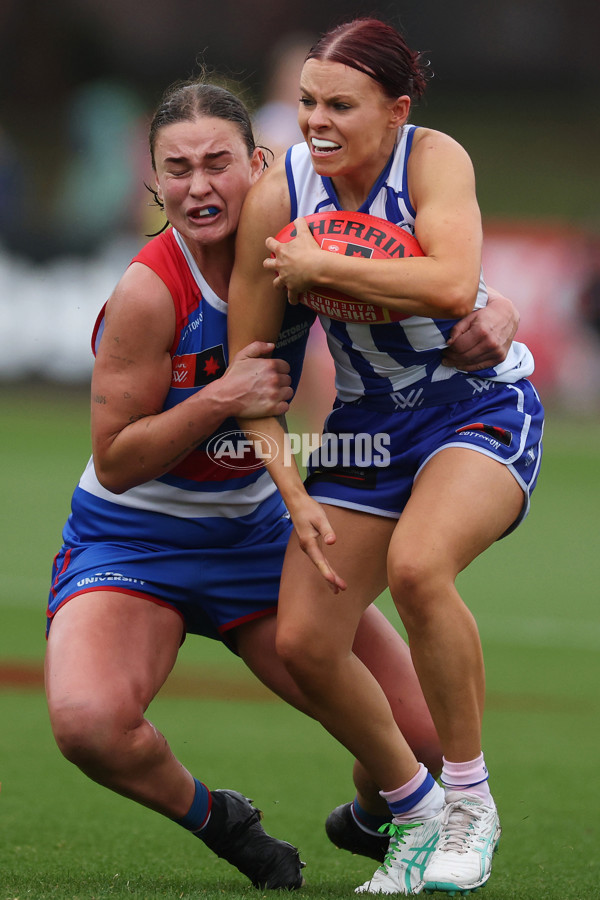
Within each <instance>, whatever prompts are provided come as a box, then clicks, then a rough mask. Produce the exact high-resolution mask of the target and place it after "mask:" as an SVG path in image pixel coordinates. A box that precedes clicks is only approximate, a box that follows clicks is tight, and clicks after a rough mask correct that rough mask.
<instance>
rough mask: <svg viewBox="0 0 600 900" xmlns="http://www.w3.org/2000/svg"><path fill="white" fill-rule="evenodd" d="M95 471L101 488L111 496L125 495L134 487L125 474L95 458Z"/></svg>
mask: <svg viewBox="0 0 600 900" xmlns="http://www.w3.org/2000/svg"><path fill="white" fill-rule="evenodd" d="M94 471H95V472H96V478H97V479H98V481H99V482H100V484H101V486H102V487H103V488H104V489H105V490H107V491H110V493H111V494H124V493H125V491H128V490H129V488H131V487H133V486H134V485H133V484H132V483H131V481H130V480H126V479H125V478H124V473H123V472H122V471H119V470H118V469H117V470H115V469H113V468H110V467H108V466H106V465H102V463H101V462H100V461H99V460H98V459H96V457H94Z"/></svg>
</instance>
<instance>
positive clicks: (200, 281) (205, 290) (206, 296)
mask: <svg viewBox="0 0 600 900" xmlns="http://www.w3.org/2000/svg"><path fill="white" fill-rule="evenodd" d="M173 234H174V235H175V240H176V241H177V244H178V246H179V249H180V250H181V252H182V253H183V256H184V258H185V261H186V263H187V264H188V266H189V269H190V272H191V273H192V275H193V277H194V281H195V282H196V284H197V285H198V287H199V288H200V291H201V292H202V299H203V300H206V302H207V303H208V304H209V305H210V306H212V307H213V308H214V309H218V310H219V312H222V313H225V315H227V304H226V303H225V301H224V300H221V298H220V297H217V295H216V294H215V292H214V291H213V289H212V288H211V286H210V285H209V284H208V282H207V281H206V280H205V278H204V276H203V275H202V272H201V271H200V269H199V268H198V263H197V262H196V260H195V259H194V257H193V256H192V254H191V253H190V249H189V247H188V246H187V244H186V242H185V241H184V240H183V238H182V237H181V235H180V234H179V232H178V231H177V229H175V228H174V229H173Z"/></svg>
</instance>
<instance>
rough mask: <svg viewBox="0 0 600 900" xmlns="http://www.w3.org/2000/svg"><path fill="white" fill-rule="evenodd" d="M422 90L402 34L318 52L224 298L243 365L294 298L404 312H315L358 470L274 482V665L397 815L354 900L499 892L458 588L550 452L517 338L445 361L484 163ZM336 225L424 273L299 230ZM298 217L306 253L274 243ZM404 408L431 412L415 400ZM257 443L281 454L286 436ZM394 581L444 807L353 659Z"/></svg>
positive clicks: (338, 436)
mask: <svg viewBox="0 0 600 900" xmlns="http://www.w3.org/2000/svg"><path fill="white" fill-rule="evenodd" d="M426 74H427V73H426V68H425V66H424V65H423V63H422V61H421V59H420V56H419V54H418V53H416V52H414V51H412V50H411V49H410V48H409V47H408V46H407V44H406V42H405V40H404V38H403V36H402V35H401V34H400V33H399V32H398V31H396V30H395V29H394V28H392V27H391V26H388V25H386V24H385V23H383V22H380V21H378V20H374V19H358V20H354V21H352V22H349V23H347V24H344V25H341V26H339V27H337V28H335V29H333V30H332V31H330V32H329V33H327V34H326V35H324V36H323V37H322V38H321V40H319V42H318V43H317V44H316V45H315V46H314V47H313V48H312V50H311V51H310V52H309V53H308V56H307V59H306V62H305V65H304V68H303V71H302V76H301V83H300V106H299V123H300V127H301V130H302V133H303V136H304V143H302V144H298V145H296V146H294V147H292V148H291V149H290V150H289V151H288V153H287V156H286V158H285V160H284V161H282V162H281V163H280V164H279V165H278V166H276V167H275V168H274V169H273V170H272V171H270V172H268V173H267V174H266V175H265V177H264V178H262V179H261V180H260V181H259V182H258V183H257V184H256V185H255V186H254V187H253V188H252V190H251V191H250V193H249V195H248V198H247V200H246V203H245V205H244V210H243V214H242V219H241V222H240V228H239V232H238V243H237V253H236V264H235V267H234V273H233V277H232V282H231V287H230V306H231V315H230V324H229V336H230V347H231V350H232V352H233V351H234V350H236V349H239V348H240V347H243V346H244V345H246V344H247V343H248V341H250V340H254V339H263V340H272V339H273V337H274V335H276V334H277V331H278V329H279V327H280V322H281V319H282V315H283V310H284V309H285V307H286V300H289V301H291V303H292V304H295V303H297V300H298V298H299V296H300V295H301V294H302V292H303V291H306V290H307V289H309V288H312V289H313V290H314V291H315V292H317V293H318V291H319V289H324V290H325V291H326V290H327V289H328V288H332V287H333V288H335V289H336V290H337V291H341V292H343V293H345V294H346V295H349V296H351V297H355V298H357V300H358V303H359V304H360V302H361V301H364V302H367V301H368V302H369V303H371V304H375V305H378V306H380V307H382V308H385V309H387V310H391V311H393V312H395V313H399V314H401V318H400V320H399V321H395V322H390V323H388V324H377V325H369V324H349V323H348V322H344V321H335V320H333V319H331V318H328V317H327V316H324V315H321V316H320V318H321V321H322V324H323V327H324V328H325V330H326V332H327V339H328V345H329V348H330V351H331V354H332V356H333V359H334V362H335V369H336V387H337V400H336V403H335V406H334V409H333V411H332V412H331V414H330V415H329V417H328V419H327V421H326V427H325V430H326V431H327V432H328V433H329V434H328V441H327V450H328V454H329V456H330V459H331V457H332V456H333V457H334V456H335V453H333V454H332V445H333V448H334V449H335V447H336V442H337V447H338V449H339V453H338V459H343V458H344V455H345V451H346V455H347V448H348V446H350V458H349V461H344V462H342V463H341V464H339V465H337V466H333V467H332V466H331V465H329V464H328V460H323V459H322V457H321V455H320V453H319V452H318V451H317V452H315V453H314V454H313V457H312V459H311V462H310V464H309V469H308V481H307V487H308V492H307V490H305V488H304V486H303V484H302V481H301V480H300V477H299V475H298V472H297V471H296V469H295V468H294V467H293V466H289V465H285V457H284V455H283V454H280V456H279V457H278V458H277V459H276V460H275V461H273V462H272V463H271V464H270V465H269V470H270V471H271V474H272V475H273V478H274V479H275V481H276V483H277V485H278V487H279V489H280V491H281V493H282V496H283V498H284V501H285V503H286V505H287V507H288V509H289V511H290V514H291V517H292V521H293V523H294V526H295V531H294V534H293V536H292V539H291V541H290V545H289V548H288V552H287V555H286V560H285V564H284V569H283V576H282V583H281V592H280V604H279V613H278V629H277V648H278V652H279V653H280V655H281V656H282V658H283V659H284V661H285V663H286V666H287V668H288V670H289V671H290V673H291V674H292V675H293V677H294V679H295V680H296V682H297V684H298V685H299V686H300V688H301V689H302V691H303V693H304V695H305V696H306V697H307V698H309V700H310V709H311V712H312V714H313V715H314V716H315V717H316V718H318V719H319V720H320V721H321V722H322V723H323V725H324V726H325V727H326V728H327V729H328V730H329V731H330V732H331V733H332V734H333V735H334V736H335V737H337V738H338V740H340V741H341V742H342V743H343V744H344V745H345V746H346V747H347V748H348V749H349V750H350V751H351V752H352V753H353V754H354V755H355V756H356V758H357V759H358V760H360V762H361V763H362V764H363V766H364V767H365V769H366V770H368V771H369V773H370V774H371V776H372V777H373V778H374V780H375V781H376V783H377V784H378V785H379V787H380V788H381V789H382V796H383V797H385V799H386V800H387V802H388V805H389V808H390V811H391V813H392V815H393V817H394V818H393V823H392V826H391V835H392V842H391V844H390V852H389V853H388V855H387V857H386V860H385V863H384V865H383V866H382V867H381V868H380V869H378V870H377V872H376V873H375V875H374V877H373V878H372V879H371V881H369V882H367V883H366V884H365V885H363V887H362V888H361V890H363V891H369V892H373V893H378V892H382V893H402V894H409V893H417V892H419V891H420V890H421V889H423V887H425V889H428V890H433V889H440V890H446V891H451V892H456V891H459V892H460V891H469V890H474V889H475V888H477V887H479V886H480V885H482V884H484V883H485V881H486V880H487V879H488V877H489V874H490V868H491V858H492V854H493V850H494V848H495V846H496V844H497V842H498V839H499V835H500V825H499V820H498V815H497V812H496V807H495V804H494V801H493V799H492V795H491V793H490V790H489V787H488V780H487V778H488V773H487V769H486V766H485V762H484V758H483V754H482V747H481V721H482V715H483V705H484V667H483V660H482V652H481V645H480V640H479V635H478V631H477V627H476V624H475V621H474V618H473V616H472V614H471V612H470V611H469V609H468V608H467V606H466V605H465V604H464V602H463V601H462V599H461V597H460V596H459V594H458V592H457V589H456V586H455V579H456V576H457V575H458V573H459V572H460V571H462V570H463V569H464V568H465V567H466V566H468V565H469V563H470V562H471V561H472V560H473V559H475V558H476V557H477V556H478V555H479V554H480V553H482V552H483V551H484V550H485V549H486V548H487V547H489V546H490V544H491V543H493V542H494V541H496V540H497V539H498V538H500V537H502V536H503V535H504V534H506V533H508V532H509V531H511V530H512V529H514V528H515V527H516V526H517V525H518V523H519V522H520V521H521V520H522V519H523V518H524V516H525V515H526V513H527V511H528V508H529V495H530V492H531V490H532V488H533V486H534V484H535V481H536V478H537V474H538V467H539V463H540V456H541V434H542V421H543V412H542V407H541V405H540V402H539V399H538V397H537V394H536V392H535V390H534V388H533V387H532V385H531V384H530V382H529V381H528V380H527V379H526V377H525V376H527V375H529V374H530V373H531V372H532V370H533V360H532V357H531V354H530V352H529V350H528V349H527V347H525V346H524V345H523V344H518V343H512V344H511V345H510V348H509V351H508V354H507V356H506V358H505V360H504V361H503V362H502V363H501V364H500V365H496V364H494V363H492V362H484V365H487V366H488V367H487V368H485V369H484V370H483V371H479V372H478V373H477V377H473V375H471V374H469V372H468V367H465V366H463V365H460V364H458V365H457V364H456V361H455V360H452V362H454V363H455V364H454V365H453V366H451V367H448V366H445V365H443V362H444V360H443V356H442V354H443V352H444V349H445V347H446V344H447V340H448V337H449V336H450V334H451V332H452V329H453V328H455V327H456V323H457V322H461V321H462V322H463V323H465V324H464V327H468V325H469V324H470V322H471V321H472V316H473V314H474V311H475V310H477V309H480V308H482V307H485V305H486V303H487V301H488V291H487V288H486V286H485V283H484V282H483V280H482V278H481V245H482V228H481V218H480V212H479V208H478V205H477V200H476V195H475V180H474V176H473V169H472V165H471V161H470V159H469V157H468V155H467V153H466V152H465V150H464V149H463V148H462V147H461V146H459V145H458V144H457V143H456V142H455V141H454V140H452V139H451V138H450V137H448V136H447V135H445V134H442V133H440V132H436V131H433V130H431V129H429V128H418V127H416V126H415V125H412V124H410V123H409V114H410V110H411V104H412V102H413V101H414V100H417V99H418V98H419V97H420V96H421V95H422V94H423V91H424V89H425V84H426ZM325 210H360V211H361V212H364V213H368V214H372V215H376V216H378V217H380V218H383V219H387V220H389V221H391V222H393V223H396V224H399V225H400V226H401V227H402V228H404V229H406V230H407V231H409V232H410V233H412V234H414V235H415V236H416V238H417V240H418V241H419V243H420V245H421V248H422V250H423V252H424V256H423V257H415V258H407V259H382V260H374V259H365V258H362V257H361V258H358V257H351V256H344V255H342V254H334V253H328V252H324V251H323V250H321V249H320V247H319V245H318V244H317V242H316V241H315V240H314V239H313V237H312V235H311V232H310V230H309V228H308V227H307V225H306V222H304V221H303V219H302V217H303V216H306V215H308V214H313V213H316V212H321V211H325ZM291 220H295V224H296V227H297V232H298V233H297V237H296V238H295V240H292V241H291V242H289V243H281V242H279V241H277V240H276V239H274V238H273V237H272V235H275V234H277V233H278V231H279V230H280V229H281V228H282V227H283V226H284V225H285V224H286V223H288V222H289V221H291ZM270 236H271V237H270ZM265 243H266V252H265ZM265 256H267V258H266V259H265ZM307 302H309V303H310V300H308V301H307ZM402 317H403V318H402ZM409 396H413V397H414V396H417V397H418V398H419V400H418V403H416V404H415V405H412V404H410V403H408V402H403V401H406V400H407V398H408V397H409ZM247 424H248V427H253V425H252V422H250V423H247ZM257 427H258V426H257ZM259 427H260V428H261V429H262V431H265V429H267V430H268V433H269V434H270V436H272V437H273V439H275V440H277V441H278V442H280V443H281V442H282V441H283V436H282V433H281V428H280V426H279V425H278V423H277V422H275V421H273V420H271V421H269V422H266V421H265V420H261V423H260V426H259ZM378 435H385V436H386V437H388V438H389V441H390V454H391V460H390V462H389V465H388V466H387V467H383V468H382V467H379V466H378V465H377V462H373V464H371V465H369V463H368V462H367V463H366V464H365V463H364V461H361V462H360V463H359V462H357V461H356V460H357V459H358V456H359V453H361V452H362V448H363V446H364V438H365V436H367V437H368V436H371V437H372V438H375V437H376V436H378ZM354 438H356V441H355V445H354V443H353V440H354ZM348 442H350V443H348ZM359 445H360V449H359ZM354 446H355V449H356V454H355V457H353V456H352V448H353V447H354ZM329 461H330V460H329ZM321 504H325V505H326V511H325V510H324V509H323V506H322V505H321ZM336 536H337V541H336ZM334 542H335V543H334ZM313 563H314V565H313ZM386 584H388V585H389V587H390V590H391V593H392V596H393V598H394V601H395V604H396V606H397V608H398V611H399V613H400V616H401V618H402V621H403V623H404V625H405V627H406V629H407V633H408V637H409V644H410V651H411V655H412V659H413V662H414V666H415V669H416V672H417V674H418V678H419V681H420V684H421V687H422V690H423V693H424V695H425V698H426V700H427V704H428V706H429V709H430V711H431V714H432V716H433V720H434V723H435V725H436V728H437V731H438V734H439V737H440V740H441V744H442V748H443V754H444V767H443V771H442V776H441V777H442V784H443V786H444V788H445V793H444V789H443V788H442V787H441V786H440V785H439V784H437V783H436V782H435V780H434V779H433V777H432V775H431V774H430V772H428V770H427V767H426V766H424V765H422V764H419V762H418V761H417V758H416V757H415V754H414V753H413V751H412V750H411V748H410V746H409V745H408V743H407V741H406V740H405V737H404V736H403V735H402V733H401V729H399V728H398V725H397V723H396V722H395V721H394V716H393V715H392V712H391V710H390V705H389V703H388V702H387V700H386V697H385V695H384V693H383V691H382V690H381V687H380V686H379V685H378V684H377V681H376V679H374V678H373V676H372V674H371V673H370V672H369V669H368V667H367V666H365V665H364V662H363V661H362V660H360V659H359V658H357V656H356V654H355V653H354V652H353V642H354V640H355V635H356V629H357V626H358V623H359V622H360V620H361V617H362V616H363V615H364V612H365V610H366V609H367V607H368V606H369V604H370V603H371V602H372V601H373V600H374V599H375V597H376V596H377V595H378V593H379V592H380V591H381V590H382V588H383V587H384V586H385V585H386ZM421 763H422V761H421Z"/></svg>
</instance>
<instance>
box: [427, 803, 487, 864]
mask: <svg viewBox="0 0 600 900" xmlns="http://www.w3.org/2000/svg"><path fill="white" fill-rule="evenodd" d="M482 815H483V810H481V809H479V808H477V807H466V806H464V805H463V804H462V803H461V802H460V801H458V802H456V803H450V804H449V805H448V807H447V816H446V817H445V818H446V821H445V822H444V825H443V826H442V833H441V837H440V843H439V844H438V850H441V851H442V852H443V851H446V850H452V851H454V852H455V853H466V852H467V850H468V849H469V845H470V844H471V841H472V839H473V820H476V819H480V818H481V816H482Z"/></svg>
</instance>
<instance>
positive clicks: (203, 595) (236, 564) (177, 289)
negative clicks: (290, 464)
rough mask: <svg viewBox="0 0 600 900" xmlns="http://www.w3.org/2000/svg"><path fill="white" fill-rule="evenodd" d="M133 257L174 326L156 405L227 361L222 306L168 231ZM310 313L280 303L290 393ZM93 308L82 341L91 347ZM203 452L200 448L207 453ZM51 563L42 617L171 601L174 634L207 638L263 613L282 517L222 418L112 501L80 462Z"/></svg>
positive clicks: (233, 426)
mask: <svg viewBox="0 0 600 900" xmlns="http://www.w3.org/2000/svg"><path fill="white" fill-rule="evenodd" d="M133 262H139V263H143V264H144V265H147V266H148V267H149V268H151V269H152V270H153V271H154V272H156V274H157V275H158V276H159V277H160V278H161V279H162V281H163V282H164V283H165V285H166V286H167V288H168V289H169V292H170V294H171V297H172V299H173V303H174V307H175V314H176V330H175V338H174V341H173V345H172V347H171V357H172V379H171V386H170V388H169V391H168V394H167V396H166V399H165V403H164V409H170V408H171V407H173V406H175V405H176V404H177V403H181V402H182V401H183V400H184V399H186V398H187V397H189V396H191V395H192V394H193V393H195V392H197V391H198V390H202V388H203V387H204V386H205V385H206V384H209V383H210V382H211V381H214V380H215V379H217V378H219V377H220V376H221V375H222V374H223V373H224V371H225V368H226V366H227V304H226V303H225V302H224V301H223V300H221V299H220V298H219V297H218V296H217V295H216V294H215V293H214V291H213V290H212V289H211V288H210V286H209V285H208V284H207V282H206V281H205V279H204V278H203V276H202V273H201V272H200V270H199V268H198V266H197V265H196V263H195V261H194V259H193V257H192V255H191V254H190V252H189V250H188V248H187V246H186V244H185V242H184V241H183V240H182V238H181V236H180V235H179V234H178V232H177V231H176V230H175V229H169V230H168V231H166V232H164V233H163V234H161V235H159V236H158V237H156V238H154V239H153V240H151V241H150V242H149V243H148V244H147V245H146V246H145V247H144V248H143V249H142V250H141V252H140V253H139V254H138V255H137V256H136V257H135V258H134V260H133ZM314 318H315V317H314V314H313V313H312V312H311V311H310V310H308V309H306V308H303V307H302V308H300V307H288V309H287V311H286V316H285V320H284V323H283V326H282V330H281V333H280V335H279V340H278V344H277V350H276V352H277V355H278V356H279V357H281V358H283V359H286V360H287V361H288V362H289V364H290V368H291V376H292V385H293V387H294V389H295V387H296V386H297V383H298V381H299V378H300V373H301V368H302V360H303V357H304V350H305V346H306V340H307V337H308V333H309V330H310V326H311V324H312V322H313V321H314ZM103 328H104V309H103V310H102V311H101V313H100V315H99V317H98V320H97V323H96V327H95V329H94V334H93V338H92V348H93V350H94V353H95V352H96V350H97V348H98V346H99V343H100V341H101V340H102V334H103ZM211 451H212V452H211ZM71 509H72V511H71V515H70V516H69V519H68V521H67V523H66V525H65V529H64V531H63V541H64V543H63V547H62V548H61V550H60V552H59V554H58V555H57V557H56V559H55V562H54V569H53V576H52V588H51V591H50V599H49V607H48V617H49V621H51V618H52V616H53V615H54V614H55V613H56V611H57V610H58V609H59V608H60V607H61V605H63V604H64V603H66V602H67V601H68V600H70V599H71V598H72V597H74V596H77V595H78V594H83V593H88V592H89V591H95V590H109V591H118V592H119V593H122V594H134V595H136V596H144V597H147V598H148V599H149V600H153V601H154V602H157V603H161V604H164V605H169V606H173V608H174V609H176V610H177V612H179V613H180V615H181V616H182V618H183V619H184V622H185V626H186V630H188V631H191V632H194V633H199V634H205V635H207V636H210V637H219V636H220V635H223V634H224V633H225V632H226V631H228V630H229V629H231V628H234V627H236V626H237V625H239V624H241V623H243V622H245V621H249V620H250V619H253V618H256V617H257V616H259V615H265V614H267V613H270V612H272V611H274V609H275V607H276V603H277V595H278V588H279V577H280V575H281V565H282V560H283V553H284V552H285V547H286V545H287V541H288V537H289V532H290V527H291V526H290V522H289V516H288V513H287V511H286V509H285V506H284V505H283V502H282V500H281V497H280V495H279V493H278V492H277V490H276V488H275V485H274V483H273V481H272V479H271V477H270V475H269V473H268V472H267V470H266V469H265V467H264V464H263V463H261V462H260V461H259V460H258V459H257V458H256V456H255V455H254V453H253V450H252V447H251V446H250V445H249V444H248V442H247V441H246V439H245V436H244V435H243V434H242V433H241V432H240V431H239V428H238V425H237V422H236V421H235V420H234V419H228V420H226V421H225V422H224V423H223V424H222V425H221V427H220V428H219V429H218V430H217V432H215V434H213V435H212V436H211V437H210V438H208V439H207V440H206V441H204V442H203V443H202V444H200V445H199V446H198V447H197V448H196V449H195V450H193V451H192V452H191V453H190V454H189V455H188V456H187V457H186V458H185V459H184V460H183V461H182V462H181V463H179V464H178V465H177V466H175V468H173V469H172V470H171V471H169V472H168V473H167V474H165V475H162V476H161V477H159V478H156V479H153V480H152V481H149V482H146V483H144V484H141V485H138V486H136V487H133V488H131V489H130V490H128V491H125V492H124V493H122V494H113V493H112V492H110V491H108V490H106V488H104V487H103V486H102V485H101V484H100V482H99V481H98V478H97V477H96V473H95V469H94V463H93V459H90V461H89V463H88V465H87V467H86V469H85V471H84V473H83V475H82V476H81V479H80V481H79V484H78V486H77V487H76V489H75V492H74V494H73V499H72V507H71Z"/></svg>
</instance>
